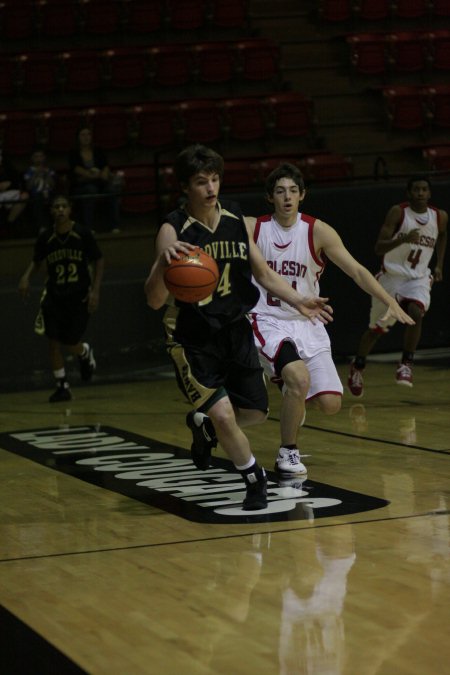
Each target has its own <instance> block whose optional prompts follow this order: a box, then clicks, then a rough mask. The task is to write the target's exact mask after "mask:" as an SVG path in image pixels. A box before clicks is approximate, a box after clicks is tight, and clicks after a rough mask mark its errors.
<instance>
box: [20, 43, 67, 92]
mask: <svg viewBox="0 0 450 675" xmlns="http://www.w3.org/2000/svg"><path fill="white" fill-rule="evenodd" d="M18 63H19V89H20V93H23V94H51V93H53V92H55V91H56V90H57V89H58V86H59V84H60V82H61V62H60V59H59V58H58V55H57V54H56V53H54V52H49V53H43V52H27V53H26V54H21V55H20V56H19V58H18Z"/></svg>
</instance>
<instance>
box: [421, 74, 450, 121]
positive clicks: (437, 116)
mask: <svg viewBox="0 0 450 675" xmlns="http://www.w3.org/2000/svg"><path fill="white" fill-rule="evenodd" d="M426 93H427V95H428V97H429V106H430V109H431V114H432V118H431V123H432V125H433V127H438V128H440V129H449V128H450V85H448V84H435V85H431V86H429V87H426Z"/></svg>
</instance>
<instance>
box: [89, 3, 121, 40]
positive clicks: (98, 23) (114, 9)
mask: <svg viewBox="0 0 450 675" xmlns="http://www.w3.org/2000/svg"><path fill="white" fill-rule="evenodd" d="M79 2H80V15H81V26H82V30H83V31H84V32H85V33H88V34H93V35H113V34H114V33H118V32H119V31H120V29H121V27H122V24H121V1H120V0H79Z"/></svg>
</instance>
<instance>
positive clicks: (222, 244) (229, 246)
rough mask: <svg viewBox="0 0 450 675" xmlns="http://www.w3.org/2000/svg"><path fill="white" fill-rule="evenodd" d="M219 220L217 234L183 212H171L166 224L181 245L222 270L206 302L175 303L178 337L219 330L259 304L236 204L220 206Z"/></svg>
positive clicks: (244, 233)
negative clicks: (205, 256)
mask: <svg viewBox="0 0 450 675" xmlns="http://www.w3.org/2000/svg"><path fill="white" fill-rule="evenodd" d="M217 208H218V209H219V214H220V219H219V224H218V226H217V228H216V230H215V231H214V232H211V230H210V229H209V228H207V227H206V226H205V225H204V224H203V223H200V222H199V221H197V220H195V219H194V218H193V217H192V216H190V215H189V214H188V213H187V212H186V211H185V210H184V208H178V209H176V210H175V211H172V212H171V213H170V214H169V215H168V216H167V218H166V222H168V223H170V224H171V225H173V227H174V228H175V230H176V232H177V238H178V240H179V241H186V242H189V243H190V244H196V245H197V246H200V247H201V248H203V249H204V250H205V251H206V253H208V254H209V255H210V256H211V257H212V258H214V259H215V261H216V262H217V265H218V267H219V284H218V286H217V288H216V290H215V291H214V293H213V294H212V296H209V297H208V298H207V299H206V300H202V301H200V302H199V303H195V304H187V303H184V302H179V301H178V300H177V301H175V305H176V307H177V309H178V311H177V316H176V325H175V337H177V334H179V335H180V336H181V337H182V338H183V339H189V337H192V338H196V337H200V336H202V335H204V336H205V337H206V335H205V333H207V334H211V333H214V332H216V331H217V330H220V328H222V327H223V326H225V325H227V324H229V323H231V322H233V321H237V320H238V319H240V318H242V317H243V316H244V315H245V314H247V312H249V311H250V310H251V309H252V307H254V305H255V304H256V302H257V300H258V298H259V291H258V289H257V288H256V286H255V285H254V284H253V283H252V272H251V267H250V260H249V242H248V236H247V230H246V227H245V222H244V219H243V216H242V213H241V210H240V208H239V206H238V205H237V204H235V203H232V202H228V203H218V205H217Z"/></svg>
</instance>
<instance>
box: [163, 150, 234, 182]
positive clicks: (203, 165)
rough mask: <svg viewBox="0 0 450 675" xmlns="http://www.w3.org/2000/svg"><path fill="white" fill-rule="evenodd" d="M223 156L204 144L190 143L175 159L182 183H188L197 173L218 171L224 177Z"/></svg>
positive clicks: (177, 173)
mask: <svg viewBox="0 0 450 675" xmlns="http://www.w3.org/2000/svg"><path fill="white" fill-rule="evenodd" d="M223 164H224V163H223V157H222V156H221V155H219V154H218V153H217V152H215V150H212V149H211V148H207V147H206V146H204V145H199V144H196V145H190V146H188V147H187V148H185V149H184V150H182V151H181V152H180V153H179V155H178V157H177V158H176V161H175V174H176V177H177V179H178V182H179V183H180V185H187V184H188V183H189V179H190V178H191V177H192V176H195V174H197V173H200V172H201V171H203V172H204V173H217V174H219V177H220V180H222V178H223Z"/></svg>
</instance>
